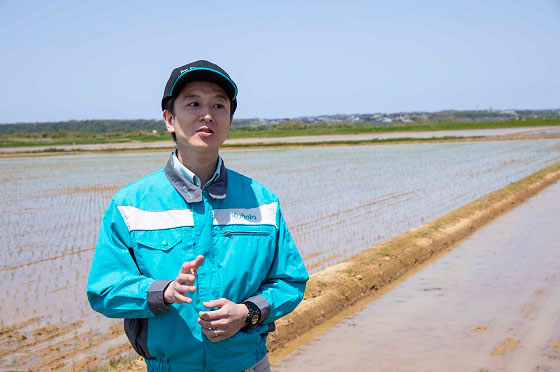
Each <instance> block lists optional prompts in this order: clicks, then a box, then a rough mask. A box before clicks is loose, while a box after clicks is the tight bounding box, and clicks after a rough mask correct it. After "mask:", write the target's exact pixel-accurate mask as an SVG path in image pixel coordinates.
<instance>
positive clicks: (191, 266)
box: [181, 255, 204, 274]
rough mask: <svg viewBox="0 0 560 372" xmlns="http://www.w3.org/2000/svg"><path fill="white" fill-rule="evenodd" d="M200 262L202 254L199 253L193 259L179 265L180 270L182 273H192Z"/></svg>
mask: <svg viewBox="0 0 560 372" xmlns="http://www.w3.org/2000/svg"><path fill="white" fill-rule="evenodd" d="M202 262H204V256H202V255H199V256H198V257H197V258H195V259H194V260H192V261H189V262H185V263H183V266H182V267H181V272H182V273H184V274H193V273H194V274H195V273H196V270H198V268H199V267H200V265H202Z"/></svg>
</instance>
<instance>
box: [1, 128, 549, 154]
mask: <svg viewBox="0 0 560 372" xmlns="http://www.w3.org/2000/svg"><path fill="white" fill-rule="evenodd" d="M535 136H537V137H542V136H548V137H550V136H560V128H559V127H558V126H547V127H526V128H496V129H473V130H470V129H465V130H446V131H430V132H396V133H378V134H377V133H362V134H340V135H324V136H294V137H271V138H234V139H228V140H226V142H225V145H243V144H247V145H254V144H275V143H284V144H285V143H293V144H301V143H315V142H335V141H367V140H372V139H380V140H383V139H396V138H418V139H429V138H432V137H435V138H441V137H498V138H500V137H507V138H516V139H519V138H534V137H535ZM174 147H175V144H174V143H173V142H172V141H159V142H124V143H105V144H84V145H55V146H23V147H6V148H0V154H16V153H32V152H37V151H44V150H45V149H55V150H59V151H75V150H78V151H98V150H137V149H153V150H157V149H162V150H163V149H166V150H167V149H172V148H174ZM50 154H52V153H50Z"/></svg>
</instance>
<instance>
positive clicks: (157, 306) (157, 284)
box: [148, 280, 172, 315]
mask: <svg viewBox="0 0 560 372" xmlns="http://www.w3.org/2000/svg"><path fill="white" fill-rule="evenodd" d="M171 282H172V280H154V282H153V283H152V284H151V285H150V287H148V307H149V308H150V310H152V313H154V314H155V315H158V314H161V313H164V312H166V311H167V310H169V307H168V306H167V305H166V304H165V302H164V301H163V292H164V291H165V288H167V286H168V285H169V283H171Z"/></svg>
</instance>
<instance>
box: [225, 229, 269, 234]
mask: <svg viewBox="0 0 560 372" xmlns="http://www.w3.org/2000/svg"><path fill="white" fill-rule="evenodd" d="M221 234H222V235H268V233H267V232H266V231H229V230H228V231H222V232H221Z"/></svg>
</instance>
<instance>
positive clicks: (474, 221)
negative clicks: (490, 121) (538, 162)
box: [268, 162, 560, 362]
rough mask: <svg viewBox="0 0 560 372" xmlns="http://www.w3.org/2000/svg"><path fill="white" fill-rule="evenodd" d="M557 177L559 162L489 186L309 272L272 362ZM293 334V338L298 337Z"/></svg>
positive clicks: (275, 337)
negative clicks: (450, 207) (437, 214)
mask: <svg viewBox="0 0 560 372" xmlns="http://www.w3.org/2000/svg"><path fill="white" fill-rule="evenodd" d="M559 179H560V162H558V163H556V164H554V165H552V166H550V167H548V168H546V169H544V170H542V171H539V172H537V173H535V174H533V175H531V176H528V177H526V178H524V179H522V180H520V181H518V182H515V183H513V184H511V185H509V186H507V187H505V188H503V189H501V190H498V191H496V192H493V193H491V194H489V195H487V196H485V197H483V198H481V199H479V200H476V201H474V202H472V203H470V204H468V205H466V206H464V207H462V208H460V209H458V210H456V211H453V212H451V213H449V214H447V215H445V216H443V217H441V218H438V219H436V220H434V221H432V222H429V223H427V224H424V225H422V226H419V227H417V228H414V229H412V230H410V231H408V232H406V233H404V234H401V235H399V236H397V237H395V238H393V239H391V240H389V241H386V242H384V243H382V244H379V245H377V246H375V247H372V248H370V249H368V250H366V251H364V252H361V253H359V254H358V255H356V256H354V257H351V258H349V259H347V260H345V261H343V262H341V263H338V264H336V265H333V266H331V267H329V268H327V269H325V270H322V271H321V272H319V273H317V274H315V275H313V276H312V277H311V279H310V281H309V283H308V287H307V290H306V293H305V297H304V299H303V301H302V303H301V304H300V305H299V307H298V308H297V309H296V310H295V311H294V312H293V313H291V314H290V315H288V316H286V317H284V318H282V319H280V320H279V321H278V322H277V331H276V332H274V333H272V334H271V335H270V336H269V340H268V341H269V342H268V348H269V350H270V351H271V355H270V356H271V360H272V361H273V362H274V361H276V360H278V359H280V358H281V357H283V356H284V355H286V354H287V353H288V352H290V351H291V350H293V349H294V348H295V347H297V346H299V345H301V344H302V343H305V342H306V341H308V340H309V339H310V338H311V337H309V336H307V337H306V334H309V333H313V332H315V334H317V332H319V333H321V330H319V331H317V329H321V328H323V330H324V328H325V326H326V327H327V328H328V324H329V323H332V318H333V317H336V316H337V315H338V314H340V313H341V312H344V311H345V309H347V308H349V307H351V306H353V305H355V304H356V303H358V302H360V300H363V299H364V298H370V297H372V296H374V295H375V293H379V292H382V290H384V289H386V288H387V287H388V286H389V285H390V284H391V283H393V282H395V281H397V280H398V279H399V278H401V277H402V276H403V275H405V274H408V273H410V272H411V271H412V272H413V271H414V270H415V269H417V268H418V267H419V266H421V264H422V263H424V262H426V261H428V260H429V259H433V258H434V257H437V256H438V255H441V254H443V253H445V252H447V251H449V250H451V249H452V248H453V247H454V246H455V245H456V244H457V243H458V242H460V241H461V240H463V239H465V238H466V237H468V236H469V235H470V234H472V233H473V232H474V231H475V230H477V229H478V228H480V227H481V226H483V225H485V224H487V223H488V222H490V221H491V220H493V219H494V218H496V217H498V216H499V215H501V214H503V213H505V212H507V211H509V210H511V209H512V208H514V207H515V206H517V205H519V204H521V203H523V202H524V201H526V200H527V199H529V198H530V197H532V196H534V195H535V194H537V193H538V192H539V191H541V190H543V189H544V188H546V187H547V186H549V185H551V184H553V183H554V182H556V181H558V180H559ZM298 337H299V341H298Z"/></svg>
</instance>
